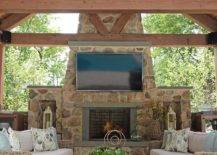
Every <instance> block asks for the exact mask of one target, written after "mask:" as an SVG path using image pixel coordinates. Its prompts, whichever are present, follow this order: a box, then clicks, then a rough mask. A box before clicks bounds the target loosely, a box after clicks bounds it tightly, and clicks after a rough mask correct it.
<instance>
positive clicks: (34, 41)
mask: <svg viewBox="0 0 217 155" xmlns="http://www.w3.org/2000/svg"><path fill="white" fill-rule="evenodd" d="M206 38H207V35H204V34H107V35H101V34H55V33H53V34H52V33H48V34H44V33H42V34H32V33H12V42H11V45H17V46H68V41H132V42H133V41H144V43H149V44H151V46H154V47H162V46H209V45H208V44H207V39H206Z"/></svg>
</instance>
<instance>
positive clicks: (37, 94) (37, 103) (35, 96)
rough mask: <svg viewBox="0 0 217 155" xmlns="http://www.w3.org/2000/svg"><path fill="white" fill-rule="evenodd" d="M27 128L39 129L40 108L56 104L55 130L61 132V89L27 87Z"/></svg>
mask: <svg viewBox="0 0 217 155" xmlns="http://www.w3.org/2000/svg"><path fill="white" fill-rule="evenodd" d="M28 88H29V98H30V100H29V108H28V109H29V110H28V127H29V128H31V127H35V128H41V125H42V115H43V109H42V106H43V104H45V106H47V105H49V104H50V103H51V102H55V103H56V116H55V117H56V128H57V131H58V133H61V131H62V103H63V99H62V87H46V86H29V87H28ZM46 104H47V105H46Z"/></svg>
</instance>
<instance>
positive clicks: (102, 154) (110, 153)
mask: <svg viewBox="0 0 217 155" xmlns="http://www.w3.org/2000/svg"><path fill="white" fill-rule="evenodd" d="M125 154H126V153H125V151H124V150H122V149H121V148H115V149H112V148H102V147H98V148H95V149H94V150H93V151H92V152H91V153H90V155H125Z"/></svg>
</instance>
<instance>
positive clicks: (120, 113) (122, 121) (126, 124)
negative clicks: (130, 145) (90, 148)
mask: <svg viewBox="0 0 217 155" xmlns="http://www.w3.org/2000/svg"><path fill="white" fill-rule="evenodd" d="M83 116H84V119H83V126H84V128H83V139H84V140H86V141H98V140H103V138H104V136H105V134H106V133H107V132H109V131H111V130H119V131H121V132H123V134H124V135H125V137H126V139H130V133H131V132H132V131H134V130H135V121H136V109H135V108H126V107H124V108H120V107H117V108H114V107H108V108H102V107H94V108H84V111H83Z"/></svg>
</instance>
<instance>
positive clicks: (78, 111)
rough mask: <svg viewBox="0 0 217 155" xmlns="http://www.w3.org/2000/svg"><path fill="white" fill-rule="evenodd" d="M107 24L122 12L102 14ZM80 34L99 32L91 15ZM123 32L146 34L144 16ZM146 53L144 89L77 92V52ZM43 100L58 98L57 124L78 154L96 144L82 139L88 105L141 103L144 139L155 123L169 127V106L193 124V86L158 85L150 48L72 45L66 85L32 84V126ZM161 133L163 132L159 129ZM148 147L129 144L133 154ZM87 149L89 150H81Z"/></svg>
mask: <svg viewBox="0 0 217 155" xmlns="http://www.w3.org/2000/svg"><path fill="white" fill-rule="evenodd" d="M99 16H100V18H101V19H102V21H103V23H104V24H105V25H106V26H107V28H108V29H109V30H110V29H111V28H112V26H113V24H114V23H115V21H116V19H117V18H118V17H119V16H120V14H99ZM79 20H80V24H79V30H78V33H97V30H96V29H95V27H94V26H93V25H92V24H91V22H90V20H89V16H88V15H85V14H81V15H80V19H79ZM122 33H143V29H142V24H141V16H140V14H134V15H133V16H132V17H131V19H130V20H129V21H128V23H127V24H126V26H125V27H124V29H123V31H122ZM87 51H88V52H114V53H117V52H118V53H120V52H124V53H126V52H142V53H143V54H144V75H143V77H144V79H143V92H84V91H76V68H75V59H76V57H75V56H76V52H87ZM41 100H55V101H56V104H57V114H56V115H57V116H56V117H57V121H58V123H57V127H58V131H59V132H61V133H63V135H62V136H63V139H71V140H72V141H73V142H74V144H73V145H74V146H76V147H75V152H74V153H75V155H80V154H82V155H88V153H87V152H89V151H90V150H91V149H92V147H85V146H84V142H83V141H82V126H83V125H82V119H83V118H82V110H83V107H84V106H85V105H87V104H88V106H96V105H100V104H102V103H103V104H104V105H105V104H106V105H109V106H110V107H115V106H116V104H119V105H120V104H128V105H129V104H131V105H138V107H137V122H136V128H137V132H138V134H140V135H141V136H142V137H143V138H144V140H150V139H152V138H153V137H152V136H154V135H153V134H154V133H153V126H154V125H156V122H157V123H159V125H160V130H161V131H160V132H162V131H163V130H164V129H165V116H166V113H167V111H168V108H169V106H172V107H173V109H174V110H175V111H176V112H177V116H178V117H179V118H178V121H179V128H186V127H189V126H190V89H189V88H184V87H179V88H170V87H156V85H155V80H154V73H153V64H152V58H151V52H150V47H144V48H136V47H135V48H132V47H115V48H114V47H76V48H71V51H70V53H69V60H68V65H67V70H66V75H65V83H64V87H63V88H60V87H58V88H49V87H48V88H46V87H38V88H37V87H30V104H29V126H31V127H37V126H38V124H37V121H38V120H37V116H38V113H39V112H38V105H39V104H40V101H41ZM154 132H155V130H154ZM157 132H159V131H157ZM148 148H149V146H147V147H139V146H138V147H136V146H134V147H127V148H126V149H128V152H129V153H128V154H129V155H136V154H137V153H138V152H143V153H141V154H140V155H143V154H144V155H146V154H148V153H147V149H148ZM82 150H86V151H85V153H84V152H81V151H82Z"/></svg>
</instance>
